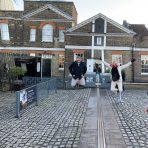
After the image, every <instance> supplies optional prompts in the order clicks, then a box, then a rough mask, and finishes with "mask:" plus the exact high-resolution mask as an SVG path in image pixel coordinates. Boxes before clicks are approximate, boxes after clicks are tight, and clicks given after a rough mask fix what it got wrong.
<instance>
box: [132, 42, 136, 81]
mask: <svg viewBox="0 0 148 148" xmlns="http://www.w3.org/2000/svg"><path fill="white" fill-rule="evenodd" d="M134 50H135V43H132V59H133V58H134ZM132 82H135V71H134V62H133V63H132Z"/></svg>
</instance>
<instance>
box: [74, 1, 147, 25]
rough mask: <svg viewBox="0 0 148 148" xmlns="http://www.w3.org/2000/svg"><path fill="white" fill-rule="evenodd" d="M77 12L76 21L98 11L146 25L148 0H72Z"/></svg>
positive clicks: (115, 17)
mask: <svg viewBox="0 0 148 148" xmlns="http://www.w3.org/2000/svg"><path fill="white" fill-rule="evenodd" d="M72 1H73V2H74V4H75V6H76V9H77V12H78V23H80V22H81V21H84V20H86V19H88V18H90V17H92V16H94V15H96V14H98V13H102V14H104V15H106V16H107V17H109V18H110V19H112V20H114V21H116V22H118V23H119V24H122V23H123V20H127V22H129V23H131V24H145V25H146V27H148V12H147V10H148V0H72Z"/></svg>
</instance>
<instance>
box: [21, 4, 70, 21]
mask: <svg viewBox="0 0 148 148" xmlns="http://www.w3.org/2000/svg"><path fill="white" fill-rule="evenodd" d="M46 9H51V10H53V11H54V12H56V13H58V14H60V15H62V16H63V17H65V18H67V19H69V20H72V16H70V15H69V14H67V13H66V12H64V11H62V10H60V9H59V8H57V7H56V6H53V5H52V4H46V5H44V6H42V7H40V8H38V9H36V10H33V11H32V12H29V13H27V14H25V15H23V16H22V18H29V17H31V16H33V15H35V14H38V13H40V12H42V11H44V10H46Z"/></svg>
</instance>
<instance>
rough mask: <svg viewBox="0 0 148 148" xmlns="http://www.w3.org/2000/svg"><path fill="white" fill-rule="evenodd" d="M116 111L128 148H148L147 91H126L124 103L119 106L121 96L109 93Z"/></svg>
mask: <svg viewBox="0 0 148 148" xmlns="http://www.w3.org/2000/svg"><path fill="white" fill-rule="evenodd" d="M108 94H109V96H110V98H111V101H112V103H113V104H114V105H113V106H114V110H115V112H117V114H118V118H117V122H118V125H119V127H120V130H121V133H122V135H123V137H124V140H125V143H126V146H127V148H148V113H146V112H145V109H146V108H148V94H147V91H146V90H126V91H125V92H124V93H123V98H124V103H120V104H117V103H116V101H117V97H119V94H113V93H111V92H110V91H108Z"/></svg>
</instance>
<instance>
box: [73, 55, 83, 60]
mask: <svg viewBox="0 0 148 148" xmlns="http://www.w3.org/2000/svg"><path fill="white" fill-rule="evenodd" d="M77 56H80V57H81V58H82V60H83V59H84V54H83V53H74V61H76V57H77Z"/></svg>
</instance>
